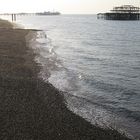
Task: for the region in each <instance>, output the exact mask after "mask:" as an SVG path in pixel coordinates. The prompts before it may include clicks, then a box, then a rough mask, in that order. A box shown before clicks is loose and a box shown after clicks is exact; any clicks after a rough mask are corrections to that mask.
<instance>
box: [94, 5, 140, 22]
mask: <svg viewBox="0 0 140 140" xmlns="http://www.w3.org/2000/svg"><path fill="white" fill-rule="evenodd" d="M97 18H98V19H106V20H140V8H139V7H134V6H133V5H122V6H120V7H114V8H113V10H110V12H107V13H99V14H97Z"/></svg>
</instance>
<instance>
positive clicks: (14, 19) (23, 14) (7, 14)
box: [0, 11, 61, 22]
mask: <svg viewBox="0 0 140 140" xmlns="http://www.w3.org/2000/svg"><path fill="white" fill-rule="evenodd" d="M60 14H61V13H60V12H50V11H48V12H39V13H1V14H0V16H11V19H12V21H13V22H14V21H16V19H17V16H55V15H60Z"/></svg>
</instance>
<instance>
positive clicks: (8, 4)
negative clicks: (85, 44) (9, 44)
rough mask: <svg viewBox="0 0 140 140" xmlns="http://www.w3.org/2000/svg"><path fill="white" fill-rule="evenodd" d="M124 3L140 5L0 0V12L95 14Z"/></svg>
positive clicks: (109, 0)
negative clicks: (54, 11)
mask: <svg viewBox="0 0 140 140" xmlns="http://www.w3.org/2000/svg"><path fill="white" fill-rule="evenodd" d="M125 4H131V5H135V6H140V0H0V12H39V11H48V10H50V11H53V10H56V11H60V12H61V13H63V14H74V13H75V14H94V13H95V14H96V13H98V12H105V11H108V10H110V9H112V7H113V6H120V5H125Z"/></svg>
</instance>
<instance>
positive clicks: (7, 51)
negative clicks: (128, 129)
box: [0, 20, 128, 140]
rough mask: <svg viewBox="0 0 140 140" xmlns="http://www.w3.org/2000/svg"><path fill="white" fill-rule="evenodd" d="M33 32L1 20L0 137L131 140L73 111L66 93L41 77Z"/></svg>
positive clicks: (2, 139) (17, 139)
mask: <svg viewBox="0 0 140 140" xmlns="http://www.w3.org/2000/svg"><path fill="white" fill-rule="evenodd" d="M32 32H35V31H32V30H24V29H13V28H12V24H11V23H9V22H7V21H2V20H1V21H0V140H128V138H126V137H125V136H122V135H120V134H119V133H118V132H116V131H113V130H103V129H101V128H98V127H96V126H93V125H91V124H90V123H89V122H87V121H85V120H84V119H83V118H81V117H79V116H77V115H75V114H74V113H72V112H71V111H69V110H68V109H67V107H66V105H65V102H64V98H63V93H62V92H60V91H58V90H57V89H56V88H54V87H53V86H52V85H51V84H49V83H45V82H44V81H43V80H42V79H40V78H38V73H39V71H40V66H39V64H37V63H36V62H35V61H34V57H35V55H36V54H34V53H33V50H32V49H31V48H30V47H29V46H28V45H27V42H26V39H27V35H28V34H29V33H30V34H31V33H32Z"/></svg>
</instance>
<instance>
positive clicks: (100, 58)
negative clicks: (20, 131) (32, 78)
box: [18, 15, 140, 138]
mask: <svg viewBox="0 0 140 140" xmlns="http://www.w3.org/2000/svg"><path fill="white" fill-rule="evenodd" d="M18 23H19V24H21V25H23V26H24V27H25V28H35V29H42V30H43V32H38V38H37V43H36V47H35V49H36V50H37V51H38V52H39V56H37V57H36V61H38V62H39V63H41V65H42V66H43V68H42V70H41V72H40V76H41V77H43V79H44V80H46V81H49V82H51V83H52V84H53V85H54V86H55V87H57V88H58V89H60V90H62V91H65V93H64V94H65V98H66V101H67V104H68V107H69V109H70V110H72V111H73V112H75V113H76V114H78V115H80V116H82V117H84V118H85V119H87V120H88V121H90V122H91V123H93V124H97V125H99V126H101V127H109V128H113V129H117V130H118V131H121V132H125V133H127V135H131V136H133V137H135V138H140V21H111V20H98V19H96V16H95V15H61V16H42V17H41V16H40V17H39V16H21V17H18ZM48 72H49V73H48Z"/></svg>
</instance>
